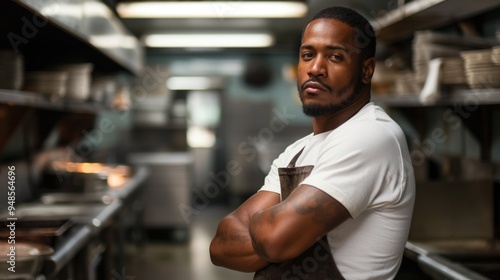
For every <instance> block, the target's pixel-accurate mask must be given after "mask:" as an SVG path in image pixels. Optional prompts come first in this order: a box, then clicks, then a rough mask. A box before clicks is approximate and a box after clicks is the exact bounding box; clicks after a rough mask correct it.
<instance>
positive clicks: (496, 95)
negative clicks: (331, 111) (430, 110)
mask: <svg viewBox="0 0 500 280" xmlns="http://www.w3.org/2000/svg"><path fill="white" fill-rule="evenodd" d="M372 99H373V101H374V102H377V103H383V104H385V105H387V106H392V107H433V106H450V105H451V106H453V105H460V104H464V105H470V106H476V105H500V88H488V89H476V90H455V91H451V92H445V93H443V94H442V95H441V96H440V97H439V98H438V99H437V100H436V101H435V102H432V103H423V102H422V101H420V99H419V96H418V94H409V95H394V96H376V95H375V96H374V97H373V98H372Z"/></svg>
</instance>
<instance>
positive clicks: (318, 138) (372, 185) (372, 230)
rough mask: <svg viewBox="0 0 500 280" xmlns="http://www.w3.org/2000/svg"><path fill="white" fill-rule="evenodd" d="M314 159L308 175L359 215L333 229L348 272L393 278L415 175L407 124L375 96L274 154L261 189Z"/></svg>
mask: <svg viewBox="0 0 500 280" xmlns="http://www.w3.org/2000/svg"><path fill="white" fill-rule="evenodd" d="M303 147H305V149H304V151H303V153H302V154H301V156H300V157H299V159H298V160H297V163H296V166H305V165H314V168H313V170H312V172H311V175H309V177H308V178H306V179H305V180H304V181H303V182H302V183H303V184H308V185H311V186H314V187H316V188H318V189H321V190H322V191H324V192H325V193H327V194H329V195H330V196H332V197H333V198H335V199H336V200H338V201H339V202H340V203H342V205H344V207H345V208H346V209H347V210H348V211H349V213H350V214H351V216H352V219H348V220H347V221H345V222H344V223H342V224H341V225H340V226H338V227H336V228H335V229H333V230H332V231H330V232H329V233H328V241H329V244H330V248H331V250H332V254H333V258H334V260H335V263H336V264H337V267H338V269H339V271H340V272H341V273H342V275H343V276H344V277H345V278H346V279H356V280H358V279H384V280H387V279H391V278H394V277H395V275H396V273H397V271H398V269H399V266H400V264H401V259H402V255H403V251H404V246H405V243H406V240H407V238H408V232H409V228H410V223H411V216H412V212H413V203H414V196H415V180H414V176H413V168H412V165H411V160H410V155H409V152H408V147H407V144H406V140H405V137H404V134H403V132H402V130H401V128H400V127H399V126H398V125H397V124H396V123H395V122H394V121H393V120H392V119H391V118H390V117H389V116H388V115H387V114H386V113H385V112H384V110H383V109H382V108H380V107H378V106H376V105H374V104H373V103H368V104H367V105H365V106H364V107H363V108H362V109H361V110H360V111H359V112H358V113H357V114H356V115H354V116H353V117H352V118H350V119H349V120H348V121H347V122H345V123H343V124H342V125H341V126H339V127H338V128H336V129H334V130H331V131H328V132H324V133H321V134H318V135H313V134H310V135H308V136H306V137H304V138H301V139H299V140H297V141H296V142H295V143H293V144H291V145H290V146H288V147H287V148H286V150H285V151H284V152H283V153H282V154H281V155H280V156H279V157H278V158H277V159H275V160H274V161H273V164H272V167H271V170H270V172H269V174H268V175H267V176H266V178H265V181H264V186H262V188H261V189H260V190H266V191H272V192H277V193H280V183H279V176H278V168H279V167H286V166H287V165H288V163H289V162H290V160H291V159H292V158H293V157H294V156H295V155H296V154H297V153H298V152H299V151H300V150H301V149H302V148H303Z"/></svg>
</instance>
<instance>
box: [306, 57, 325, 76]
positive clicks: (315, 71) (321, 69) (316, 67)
mask: <svg viewBox="0 0 500 280" xmlns="http://www.w3.org/2000/svg"><path fill="white" fill-rule="evenodd" d="M307 74H308V75H309V76H310V77H321V76H322V77H326V76H327V71H326V62H325V61H324V59H321V58H320V57H316V58H315V59H314V60H313V61H312V63H311V64H310V67H309V70H308V71H307Z"/></svg>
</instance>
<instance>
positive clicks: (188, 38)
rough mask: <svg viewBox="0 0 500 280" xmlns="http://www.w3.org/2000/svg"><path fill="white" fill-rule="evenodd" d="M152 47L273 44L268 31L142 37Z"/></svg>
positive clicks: (244, 46)
mask: <svg viewBox="0 0 500 280" xmlns="http://www.w3.org/2000/svg"><path fill="white" fill-rule="evenodd" d="M143 42H144V44H145V45H146V46H147V47H152V48H265V47H270V46H272V45H273V44H274V37H273V36H272V35H271V34H268V33H234V34H228V33H212V34H210V33H208V34H207V33H200V34H189V33H182V34H150V35H146V36H144V38H143Z"/></svg>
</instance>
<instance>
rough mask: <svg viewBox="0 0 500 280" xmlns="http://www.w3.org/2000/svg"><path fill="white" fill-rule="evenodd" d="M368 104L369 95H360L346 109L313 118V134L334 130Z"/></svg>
mask: <svg viewBox="0 0 500 280" xmlns="http://www.w3.org/2000/svg"><path fill="white" fill-rule="evenodd" d="M368 102H370V93H369V92H368V93H362V94H360V95H359V97H358V98H356V99H355V100H354V102H353V103H352V104H350V105H349V106H348V107H346V108H344V109H342V110H340V111H338V112H335V113H332V114H329V115H325V116H318V117H314V118H313V123H312V126H313V132H314V134H315V135H316V134H320V133H323V132H327V131H330V130H334V129H335V128H337V127H339V126H340V125H341V124H343V123H345V122H346V121H347V120H349V119H350V118H351V117H352V116H354V115H356V113H357V112H359V110H361V108H363V107H364V106H365V105H366V104H367V103H368Z"/></svg>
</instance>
